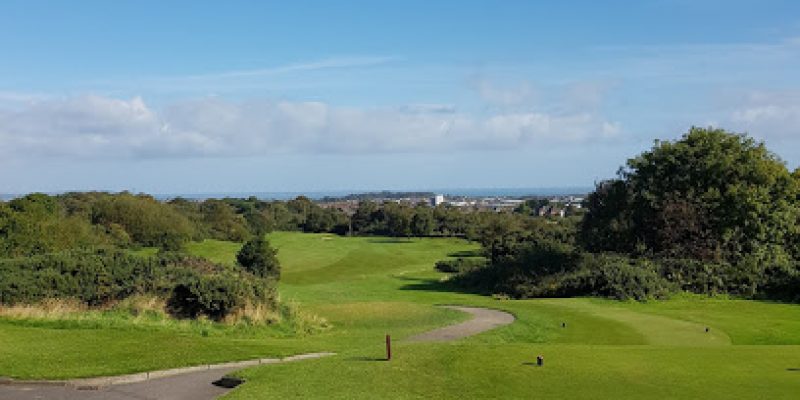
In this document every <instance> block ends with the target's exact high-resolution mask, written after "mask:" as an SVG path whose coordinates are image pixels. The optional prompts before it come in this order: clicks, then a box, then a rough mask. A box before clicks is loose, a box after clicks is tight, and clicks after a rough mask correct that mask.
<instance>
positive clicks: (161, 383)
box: [0, 306, 515, 400]
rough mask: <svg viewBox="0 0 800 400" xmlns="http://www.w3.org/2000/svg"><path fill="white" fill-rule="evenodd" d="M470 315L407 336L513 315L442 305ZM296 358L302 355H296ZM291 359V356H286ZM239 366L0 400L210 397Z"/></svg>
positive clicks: (442, 335) (439, 334) (437, 335)
mask: <svg viewBox="0 0 800 400" xmlns="http://www.w3.org/2000/svg"><path fill="white" fill-rule="evenodd" d="M444 307H445V308H449V309H452V310H458V311H461V312H465V313H468V314H471V315H472V316H473V318H472V319H470V320H469V321H464V322H462V323H459V324H455V325H450V326H446V327H443V328H439V329H434V330H432V331H428V332H424V333H421V334H419V335H416V336H413V337H411V338H409V339H408V340H409V341H412V342H449V341H453V340H458V339H461V338H465V337H467V336H472V335H476V334H478V333H481V332H485V331H488V330H490V329H494V328H497V327H499V326H503V325H508V324H510V323H512V322H514V319H515V318H514V316H513V315H511V314H509V313H507V312H504V311H498V310H491V309H488V308H478V307H464V306H444ZM296 359H297V360H299V359H303V358H296ZM290 361H291V360H290ZM240 368H241V366H231V367H226V368H216V369H210V370H202V371H194V372H189V373H184V374H180V375H172V376H167V377H163V378H155V379H148V380H145V381H143V382H136V383H126V384H116V385H107V386H101V387H99V388H96V389H92V390H81V389H76V388H75V387H73V386H69V385H65V384H61V385H56V384H42V383H31V384H25V383H14V384H9V385H2V384H0V400H100V399H103V400H213V399H216V398H217V397H219V396H221V395H223V394H224V393H225V392H227V391H228V390H230V389H226V388H223V387H219V386H216V385H214V384H213V383H212V382H214V381H217V380H218V379H220V378H222V377H223V376H225V375H227V374H229V373H231V372H233V371H236V370H237V369H240Z"/></svg>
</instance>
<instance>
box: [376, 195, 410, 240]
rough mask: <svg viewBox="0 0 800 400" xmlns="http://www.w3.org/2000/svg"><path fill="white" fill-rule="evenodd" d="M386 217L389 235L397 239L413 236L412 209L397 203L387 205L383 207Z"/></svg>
mask: <svg viewBox="0 0 800 400" xmlns="http://www.w3.org/2000/svg"><path fill="white" fill-rule="evenodd" d="M383 212H384V213H385V215H386V227H387V229H388V233H389V234H390V235H392V236H396V237H403V236H405V237H408V236H411V218H412V215H411V214H412V211H411V208H410V207H408V206H405V205H401V204H397V203H386V204H384V206H383Z"/></svg>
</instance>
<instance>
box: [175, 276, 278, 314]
mask: <svg viewBox="0 0 800 400" xmlns="http://www.w3.org/2000/svg"><path fill="white" fill-rule="evenodd" d="M267 287H268V286H267V283H266V281H264V280H263V279H257V278H252V277H251V278H247V277H243V276H241V275H238V274H236V273H233V272H226V273H219V274H210V275H201V274H195V275H192V276H189V277H186V278H184V279H183V280H182V282H181V283H179V284H177V285H176V286H175V288H174V289H173V290H172V293H171V295H170V298H169V300H168V302H167V307H168V309H169V311H170V313H172V314H173V315H176V316H178V317H182V318H197V317H199V316H201V315H204V316H207V317H209V318H211V319H213V320H216V321H220V320H223V319H224V318H225V317H227V316H228V315H230V314H232V313H235V312H236V311H239V310H240V309H242V308H243V307H244V306H245V304H247V302H251V303H258V304H263V303H269V302H270V300H271V299H272V296H271V295H272V292H271V291H269V290H266V288H267Z"/></svg>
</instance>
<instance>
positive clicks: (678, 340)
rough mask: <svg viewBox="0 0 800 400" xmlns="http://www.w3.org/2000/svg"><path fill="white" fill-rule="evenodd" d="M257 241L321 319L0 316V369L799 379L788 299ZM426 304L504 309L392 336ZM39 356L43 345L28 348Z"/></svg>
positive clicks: (517, 381)
mask: <svg viewBox="0 0 800 400" xmlns="http://www.w3.org/2000/svg"><path fill="white" fill-rule="evenodd" d="M270 239H271V241H272V243H273V245H274V246H276V247H277V248H278V249H279V251H280V252H279V258H280V259H281V262H282V265H283V280H282V284H281V293H282V297H283V299H284V300H291V301H295V302H297V303H299V306H300V307H301V308H302V309H303V310H306V311H308V312H311V313H314V314H317V315H319V316H321V317H324V318H326V319H327V320H328V321H329V322H330V323H331V324H332V328H331V329H329V330H327V331H325V332H323V333H319V334H315V335H311V336H306V337H302V338H287V337H282V336H284V335H281V334H280V332H274V331H272V330H268V329H264V330H253V331H230V332H227V331H224V330H222V331H220V332H214V331H212V332H211V333H210V334H209V335H208V336H207V337H204V336H203V335H202V334H201V333H200V332H199V331H198V330H197V329H177V328H170V327H164V328H162V329H155V328H148V329H138V330H137V329H133V328H129V327H128V328H126V325H124V324H122V325H120V326H110V327H104V326H96V327H82V329H76V328H75V327H71V326H69V325H68V324H67V325H65V326H55V325H54V324H47V323H43V324H39V325H37V326H30V324H20V323H10V322H2V323H0V344H1V345H2V348H0V375H13V376H22V377H30V376H33V377H64V376H83V375H92V374H95V375H96V374H103V373H122V372H129V371H132V370H143V369H149V368H164V367H169V366H175V365H181V364H187V363H188V364H190V363H196V362H204V361H208V360H218V359H224V358H226V357H227V358H229V359H240V358H248V357H249V356H254V355H272V354H285V353H289V352H305V351H317V350H327V351H335V352H337V353H338V355H337V356H334V357H331V358H326V359H320V360H312V361H307V362H301V363H294V364H284V365H271V366H264V367H258V368H252V369H248V370H244V371H242V372H240V375H242V376H244V377H245V378H247V383H246V384H245V385H242V386H240V387H239V388H237V389H236V390H234V391H233V392H231V393H230V394H229V395H228V398H231V399H261V398H341V399H350V398H365V399H368V398H369V399H371V398H398V399H399V398H459V399H467V398H535V397H540V398H570V399H584V398H598V399H600V398H630V399H640V398H704V399H709V398H712V399H735V398H741V399H752V398H786V399H794V398H797V393H800V307H798V306H794V305H782V304H770V303H761V302H750V301H738V300H709V299H700V298H679V299H676V300H670V301H666V302H651V303H646V304H640V303H627V302H625V303H621V302H613V301H607V300H598V299H542V300H526V301H504V300H494V299H491V298H487V297H482V296H477V295H473V294H467V293H458V292H452V291H447V290H445V289H444V288H443V287H442V285H441V284H440V282H439V280H440V279H441V278H442V277H443V276H444V275H443V274H439V273H437V272H435V271H434V270H433V269H432V266H433V263H434V262H435V261H436V260H438V259H441V258H443V257H446V256H447V255H452V254H456V253H463V252H469V251H471V250H475V249H476V247H475V245H473V244H469V243H466V242H463V241H459V240H434V239H412V240H405V239H401V240H394V239H386V238H342V237H337V236H332V235H306V234H296V233H276V234H272V235H271V236H270ZM236 249H237V246H236V245H234V244H227V243H221V242H214V241H207V242H204V243H202V244H198V245H195V246H194V247H193V248H192V251H194V252H196V253H197V254H203V255H204V256H206V257H211V258H212V259H214V260H216V261H219V262H225V263H232V262H233V258H234V254H235V251H236ZM437 304H463V305H473V306H483V307H490V308H497V309H503V310H507V311H509V312H511V313H513V314H514V315H515V316H516V317H517V321H516V322H514V323H513V324H511V325H509V326H505V327H501V328H498V329H495V330H493V331H489V332H486V333H483V334H480V335H478V336H474V337H471V338H468V339H464V340H461V341H457V342H453V343H443V344H432V343H406V342H403V339H404V338H406V337H409V336H411V335H413V334H415V333H419V332H422V331H425V330H429V329H432V328H435V327H439V326H443V325H447V324H452V323H455V322H457V321H461V320H463V319H464V318H466V316H465V315H463V314H461V313H459V312H456V311H452V310H446V309H441V308H437V307H435V305H437ZM562 322H565V323H566V327H565V328H562V327H561V324H562ZM706 327H709V328H710V331H709V332H706V330H705V328H706ZM385 334H391V335H392V337H393V338H394V340H395V345H394V359H393V360H392V361H391V362H386V361H381V359H382V357H383V356H384V353H383V351H384V348H383V340H384V335H385ZM176 338H177V339H176ZM175 343H179V344H180V343H185V344H184V345H182V346H179V347H178V348H173V347H174V345H175ZM144 344H147V345H148V346H149V347H148V348H142V347H143V345H144ZM30 354H33V355H35V356H31V355H30ZM156 354H158V355H156ZM537 354H542V355H544V357H545V366H544V367H543V368H539V367H535V366H533V365H531V364H532V363H533V362H534V361H535V357H536V355H537ZM41 355H49V356H48V357H49V358H45V360H47V361H44V362H42V361H41V360H42V359H40V358H38V357H39V356H41ZM182 356H187V357H190V358H189V359H188V361H186V360H184V359H183V358H181V357H182ZM83 360H89V361H88V362H87V361H83ZM54 364H55V365H57V367H56V366H54ZM97 365H104V366H105V367H104V368H100V367H97ZM64 371H66V372H64Z"/></svg>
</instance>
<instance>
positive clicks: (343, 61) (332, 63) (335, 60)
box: [160, 56, 400, 80]
mask: <svg viewBox="0 0 800 400" xmlns="http://www.w3.org/2000/svg"><path fill="white" fill-rule="evenodd" d="M399 59H400V58H399V57H396V56H354V57H332V58H325V59H321V60H315V61H309V62H300V63H293V64H286V65H280V66H275V67H269V68H256V69H245V70H234V71H222V72H212V73H206V74H194V75H184V76H172V77H162V78H160V79H186V80H215V79H226V78H247V77H260V76H269V75H279V74H286V73H292V72H306V71H317V70H325V69H345V68H363V67H373V66H377V65H383V64H387V63H390V62H392V61H397V60H399Z"/></svg>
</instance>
